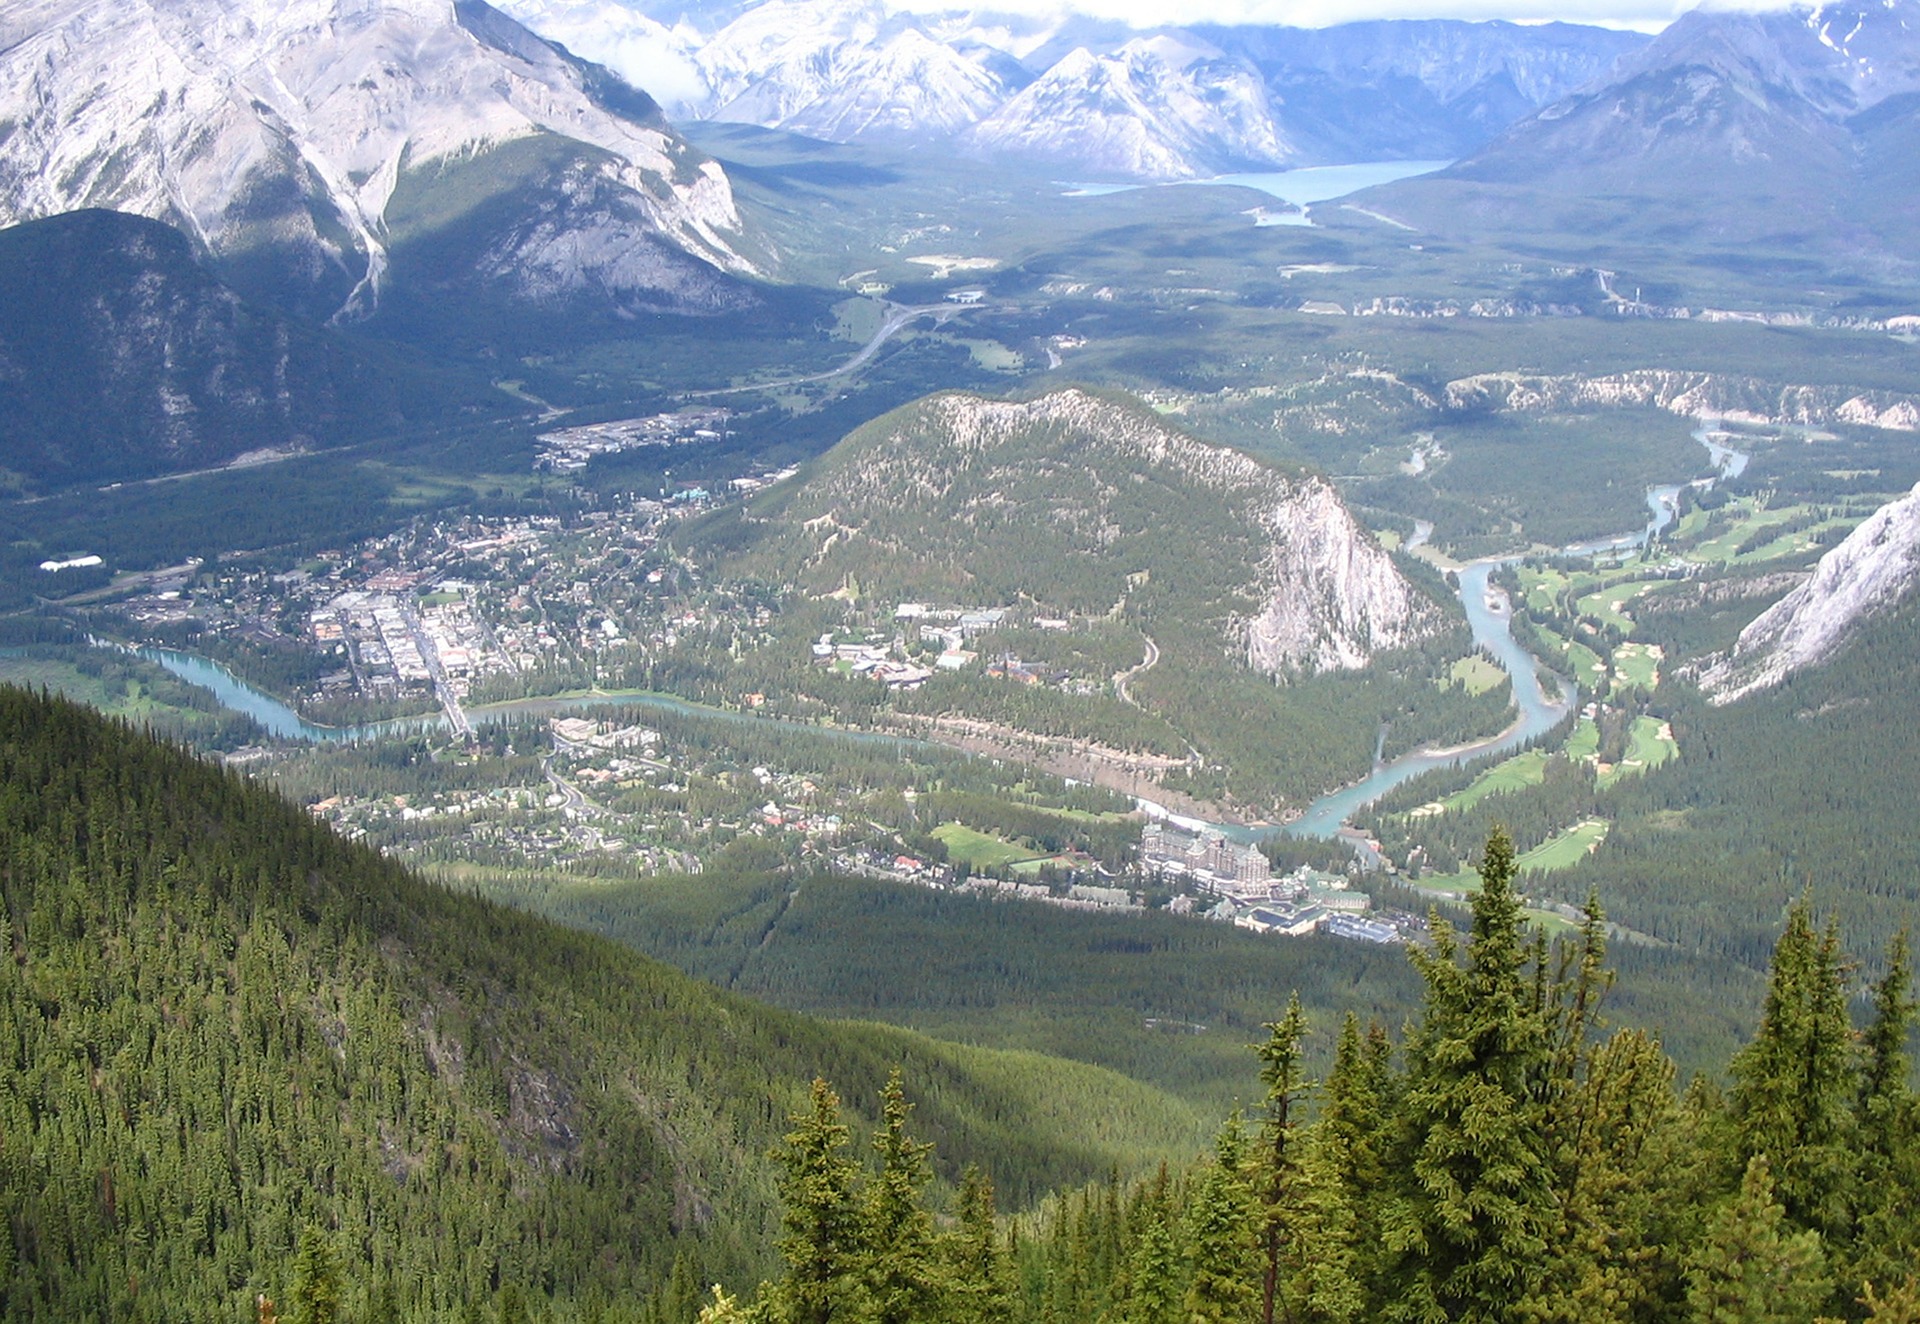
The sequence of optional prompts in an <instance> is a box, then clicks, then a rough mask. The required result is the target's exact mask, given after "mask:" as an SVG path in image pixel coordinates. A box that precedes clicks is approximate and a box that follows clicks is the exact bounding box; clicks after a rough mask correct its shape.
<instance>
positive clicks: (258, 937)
mask: <svg viewBox="0 0 1920 1324" xmlns="http://www.w3.org/2000/svg"><path fill="white" fill-rule="evenodd" d="M0 895H3V896H4V902H5V907H6V916H7V921H8V925H9V939H10V946H11V955H12V959H11V960H9V961H5V962H0V1055H4V1057H3V1060H4V1064H5V1065H4V1070H0V1135H3V1136H4V1137H5V1142H4V1143H3V1144H0V1213H3V1214H4V1218H5V1222H4V1223H0V1229H5V1233H6V1234H5V1235H0V1315H4V1316H5V1317H6V1318H8V1319H63V1320H64V1319H76V1318H95V1319H108V1318H111V1319H126V1320H138V1319H161V1318H166V1319H182V1318H192V1319H237V1318H241V1317H242V1315H243V1313H245V1314H247V1315H248V1317H251V1311H252V1309H253V1303H254V1300H255V1295H256V1293H260V1292H265V1293H267V1294H268V1295H269V1296H272V1295H275V1294H277V1293H279V1292H281V1291H283V1290H284V1289H285V1287H286V1286H287V1283H288V1281H289V1276H290V1274H291V1265H292V1262H293V1259H294V1254H295V1248H296V1245H297V1243H298V1242H299V1240H300V1238H301V1235H302V1233H303V1230H306V1229H309V1228H318V1229H320V1230H321V1231H322V1233H323V1235H324V1237H325V1239H326V1240H327V1242H328V1243H329V1244H330V1245H331V1246H332V1247H333V1248H334V1251H335V1253H336V1255H337V1256H338V1258H339V1261H340V1265H341V1276H342V1278H343V1280H344V1282H345V1284H346V1286H345V1302H346V1304H347V1306H348V1309H349V1316H348V1317H351V1318H360V1317H362V1316H363V1313H364V1316H365V1317H367V1318H372V1317H375V1316H376V1315H381V1316H382V1317H386V1318H414V1317H417V1318H450V1317H453V1316H454V1315H455V1313H456V1312H457V1311H460V1310H463V1309H472V1308H474V1307H475V1306H477V1305H478V1304H479V1303H483V1302H491V1303H494V1305H498V1302H496V1301H495V1298H498V1297H501V1296H502V1294H503V1293H504V1294H506V1295H507V1296H508V1297H513V1296H519V1297H522V1298H523V1299H524V1298H529V1297H530V1298H534V1299H536V1300H538V1299H542V1298H548V1297H550V1298H551V1299H552V1300H553V1301H554V1302H555V1303H557V1305H558V1307H559V1310H558V1313H559V1315H560V1317H562V1318H566V1317H571V1316H572V1313H573V1309H574V1307H575V1306H579V1305H581V1304H583V1303H587V1302H590V1301H600V1302H612V1303H614V1304H615V1305H617V1306H619V1307H620V1308H621V1310H622V1311H624V1312H625V1313H626V1317H631V1318H660V1317H662V1316H659V1315H657V1314H656V1313H654V1312H655V1308H656V1305H659V1304H660V1302H659V1301H657V1300H656V1296H657V1294H658V1293H660V1292H661V1291H662V1290H663V1289H664V1288H666V1287H667V1286H669V1285H673V1286H675V1290H677V1291H679V1292H680V1296H679V1297H678V1298H676V1299H677V1300H678V1302H679V1305H680V1306H682V1307H686V1306H688V1304H689V1302H690V1294H691V1293H692V1291H693V1290H694V1285H695V1284H696V1283H697V1281H698V1280H699V1279H701V1278H706V1279H709V1280H710V1279H712V1278H715V1277H720V1278H736V1277H738V1276H740V1275H742V1274H746V1273H751V1272H753V1271H755V1270H756V1269H758V1268H760V1267H762V1266H763V1265H764V1264H765V1262H766V1256H767V1250H768V1247H769V1244H770V1237H771V1231H772V1226H773V1223H774V1220H775V1219H776V1218H777V1210H776V1207H775V1200H774V1193H775V1177H774V1171H773V1168H772V1165H771V1164H770V1163H769V1161H768V1159H767V1151H768V1147H769V1145H770V1144H771V1143H772V1142H773V1141H774V1140H776V1139H777V1138H778V1137H779V1135H780V1134H781V1133H782V1132H783V1131H784V1130H785V1127H786V1119H787V1116H788V1114H789V1113H790V1112H792V1111H793V1110H794V1109H795V1108H796V1107H797V1106H798V1105H799V1104H800V1103H802V1102H803V1101H804V1099H805V1097H806V1089H807V1084H806V1082H807V1080H808V1079H809V1078H810V1077H811V1076H813V1075H815V1074H816V1073H825V1074H828V1075H831V1076H832V1077H833V1078H834V1079H836V1080H838V1081H839V1082H841V1084H842V1086H843V1088H845V1089H846V1090H847V1093H848V1096H849V1098H850V1099H851V1100H853V1101H855V1102H857V1103H859V1104H860V1105H861V1106H863V1107H868V1108H871V1106H872V1104H873V1103H874V1101H875V1100H876V1098H877V1096H878V1095H879V1092H880V1087H881V1083H882V1082H883V1080H884V1078H885V1076H886V1074H887V1072H888V1070H889V1068H890V1067H891V1066H892V1065H893V1064H896V1063H898V1064H903V1065H904V1068H905V1072H906V1076H907V1078H908V1080H909V1082H910V1084H909V1090H910V1091H911V1092H912V1093H913V1094H914V1095H916V1096H917V1097H918V1098H919V1099H920V1100H921V1104H920V1111H919V1114H918V1123H917V1125H918V1126H919V1128H920V1129H921V1130H922V1131H924V1132H925V1133H926V1134H927V1135H928V1136H929V1137H930V1138H933V1139H936V1140H937V1141H938V1142H939V1143H940V1147H941V1151H942V1153H943V1154H944V1155H947V1156H949V1157H951V1158H952V1159H953V1160H954V1162H955V1163H959V1162H963V1161H972V1162H977V1163H979V1164H980V1165H981V1166H982V1167H983V1168H985V1169H986V1170H987V1171H988V1172H989V1173H990V1174H991V1175H992V1176H993V1178H994V1180H995V1182H996V1184H998V1185H999V1187H1000V1188H1001V1190H1002V1191H1003V1192H1004V1193H1006V1195H1008V1196H1009V1197H1011V1198H1012V1199H1013V1200H1016V1201H1018V1200H1029V1199H1032V1198H1033V1197H1034V1196H1035V1195H1036V1194H1037V1193H1039V1192H1041V1191H1044V1190H1046V1189H1049V1188H1052V1187H1055V1186H1058V1185H1060V1184H1062V1183H1068V1182H1075V1181H1082V1180H1086V1179H1088V1178H1090V1177H1092V1176H1095V1175H1097V1174H1099V1173H1102V1172H1105V1171H1107V1170H1108V1168H1109V1167H1110V1166H1111V1165H1112V1164H1114V1163H1120V1164H1123V1165H1133V1164H1137V1163H1140V1162H1144V1161H1146V1160H1148V1159H1150V1158H1152V1157H1153V1156H1155V1155H1157V1154H1160V1155H1164V1154H1179V1153H1183V1152H1190V1151H1191V1148H1192V1147H1193V1146H1194V1144H1195V1143H1196V1137H1197V1135H1198V1134H1199V1128H1197V1126H1196V1122H1195V1119H1194V1118H1193V1116H1192V1115H1191V1114H1190V1113H1189V1112H1188V1111H1186V1110H1185V1109H1184V1108H1183V1107H1182V1106H1180V1105H1177V1104H1174V1103H1172V1102H1170V1101H1169V1100H1168V1099H1167V1098H1166V1097H1165V1096H1162V1095H1159V1094H1156V1093H1154V1092H1153V1091H1151V1090H1149V1089H1146V1088H1144V1087H1141V1086H1138V1085H1136V1084H1134V1083H1132V1082H1129V1081H1126V1080H1124V1079H1122V1078H1120V1077H1118V1076H1114V1075H1112V1074H1110V1073H1106V1072H1101V1071H1097V1070H1094V1069H1091V1068H1085V1067H1081V1066H1077V1065H1074V1064H1066V1063H1056V1062H1053V1061H1051V1060H1049V1059H1044V1058H1039V1057H1035V1056H1032V1055H1013V1054H992V1053H986V1052H982V1051H979V1050H972V1049H961V1048H957V1047H954V1046H952V1045H946V1044H941V1043H938V1042H936V1041H933V1040H929V1039H926V1038H923V1037H920V1036H916V1035H912V1034H908V1033H905V1032H901V1031H895V1030H889V1029H883V1028H880V1027H871V1026H829V1025H826V1024H823V1023H821V1022H816V1021H811V1020H808V1019H805V1018H803V1017H799V1016H794V1015H788V1014H784V1013H780V1012H775V1011H771V1010H768V1009H765V1008H763V1007H760V1006H758V1005H756V1004H754V1003H751V1002H749V1001H747V1000H745V999H742V998H738V997H733V996H730V995H726V994H722V993H720V992H718V991H716V990H714V989H712V988H710V987H708V986H706V985H702V984H700V983H697V982H696V981H693V980H691V979H688V978H686V977H684V976H682V975H679V974H677V973H674V972H671V971H669V970H667V969H665V968H664V967H661V966H659V965H657V964H654V963H653V962H650V961H647V960H645V959H643V958H640V957H637V956H635V955H633V954H631V953H629V952H627V951H625V950H624V949H621V948H619V947H616V946H615V945H613V944H611V943H608V942H605V941H602V940H599V939H595V938H590V937H586V936H582V935H579V934H576V933H573V932H570V931H568V930H565V929H562V928H559V927H557V926H554V925H552V924H548V923H546V922H543V921H539V920H535V919H532V918H529V917H526V916H523V915H520V914H517V913H515V912H513V911H510V910H506V909H502V908H500V907H496V906H492V905H488V904H486V903H484V902H481V901H478V900H475V899H472V898H469V897H463V896H459V895H455V894H453V893H450V892H448V891H445V890H443V889H441V888H438V887H434V886H432V885H429V884H426V883H424V882H422V881H420V880H418V879H416V878H414V877H413V876H412V875H410V874H408V873H407V872H406V871H405V870H403V869H401V868H400V867H398V866H397V865H394V864H393V863H391V862H389V861H386V860H383V859H382V858H380V857H379V856H377V855H375V854H374V853H373V852H371V851H369V850H366V849H364V848H361V847H357V846H350V845H347V844H345V843H343V842H341V841H340V840H339V839H337V838H335V837H334V836H333V835H331V833H329V832H328V831H326V830H324V829H322V828H320V827H317V826H316V825H314V824H313V823H312V822H310V821H309V820H308V819H307V818H306V816H305V815H303V814H301V813H300V812H299V811H298V810H296V809H294V808H293V807H291V806H289V805H287V804H286V803H285V802H283V801H281V800H279V799H278V798H276V797H275V796H273V795H272V794H271V793H269V792H268V791H266V790H264V789H261V788H259V787H255V786H252V785H249V784H248V783H246V782H244V781H242V780H241V779H240V778H238V777H237V776H235V775H233V774H230V773H226V772H222V771H220V770H218V769H216V768H213V767H211V766H208V765H205V764H202V763H199V762H196V761H195V760H193V759H192V758H190V757H188V756H187V755H185V754H184V753H182V752H181V751H179V750H177V749H174V748H171V747H169V746H166V745H163V744H161V743H159V742H157V741H154V740H151V739H149V738H147V737H145V736H142V735H139V734H135V733H133V732H131V731H129V730H127V729H126V728H124V727H120V726H116V725H114V724H112V723H109V722H107V721H105V720H103V719H101V718H100V717H98V716H96V715H94V714H92V713H90V712H88V711H86V710H84V709H82V708H79V707H77V706H74V705H71V704H68V703H66V702H64V701H59V700H51V699H47V698H44V697H38V696H34V695H30V694H28V693H25V692H23V691H20V690H17V689H0ZM949 1175H951V1170H949ZM500 1308H502V1309H504V1308H505V1307H504V1306H502V1307H500ZM663 1308H665V1307H663ZM491 1309H493V1306H492V1305H490V1306H489V1310H491ZM689 1313H690V1309H672V1308H668V1309H667V1316H666V1317H674V1318H678V1317H682V1316H684V1315H686V1314H689Z"/></svg>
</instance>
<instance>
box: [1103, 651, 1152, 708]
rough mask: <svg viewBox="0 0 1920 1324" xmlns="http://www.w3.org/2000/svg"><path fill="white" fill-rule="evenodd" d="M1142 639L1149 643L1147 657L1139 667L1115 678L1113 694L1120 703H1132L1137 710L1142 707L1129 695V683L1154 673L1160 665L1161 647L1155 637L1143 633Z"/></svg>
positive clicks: (1123, 672)
mask: <svg viewBox="0 0 1920 1324" xmlns="http://www.w3.org/2000/svg"><path fill="white" fill-rule="evenodd" d="M1140 637H1141V638H1142V639H1144V640H1146V641H1147V655H1146V657H1144V658H1143V659H1141V662H1140V665H1139V666H1137V667H1134V668H1132V669H1131V670H1128V671H1122V672H1120V673H1118V674H1117V675H1115V676H1114V678H1113V692H1114V694H1115V695H1116V696H1118V698H1119V700H1120V702H1122V703H1132V704H1133V706H1134V707H1136V708H1138V707H1139V706H1140V705H1139V704H1137V703H1134V701H1133V696H1132V695H1131V694H1128V693H1127V682H1128V681H1130V680H1132V679H1133V678H1134V677H1135V676H1138V675H1139V674H1141V673H1142V672H1145V671H1152V670H1153V669H1154V667H1156V666H1158V665H1159V663H1160V645H1159V644H1156V643H1154V642H1153V636H1152V635H1150V634H1145V633H1142V634H1141V636H1140Z"/></svg>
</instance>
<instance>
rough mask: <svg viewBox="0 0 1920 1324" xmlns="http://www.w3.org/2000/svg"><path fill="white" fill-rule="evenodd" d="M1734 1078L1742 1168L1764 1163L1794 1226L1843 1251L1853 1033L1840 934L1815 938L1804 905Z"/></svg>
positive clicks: (1850, 1174) (1850, 1191)
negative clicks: (1751, 1162) (1755, 1161)
mask: <svg viewBox="0 0 1920 1324" xmlns="http://www.w3.org/2000/svg"><path fill="white" fill-rule="evenodd" d="M1732 1074H1733V1091H1732V1094H1731V1096H1730V1099H1729V1103H1730V1105H1731V1112H1732V1119H1733V1123H1734V1135H1735V1143H1736V1145H1737V1150H1736V1157H1737V1159H1738V1161H1739V1162H1740V1163H1742V1164H1745V1163H1746V1162H1747V1161H1748V1160H1750V1159H1752V1158H1754V1157H1755V1156H1756V1155H1765V1156H1766V1159H1767V1164H1768V1168H1769V1170H1770V1173H1771V1176H1772V1182H1773V1189H1774V1191H1775V1192H1776V1194H1777V1196H1778V1198H1779V1201H1780V1204H1781V1205H1782V1206H1783V1207H1784V1208H1785V1209H1786V1211H1787V1216H1788V1217H1789V1218H1791V1219H1792V1220H1793V1221H1794V1222H1795V1223H1797V1224H1798V1225H1799V1226H1801V1227H1806V1228H1812V1229H1814V1230H1815V1231H1817V1232H1819V1233H1820V1234H1821V1235H1822V1236H1824V1237H1826V1238H1827V1239H1828V1240H1829V1241H1830V1242H1832V1243H1834V1244H1844V1242H1845V1241H1846V1240H1847V1239H1848V1236H1849V1223H1850V1217H1849V1215H1850V1212H1851V1206H1852V1204H1853V1203H1854V1200H1855V1189H1854V1182H1853V1179H1854V1168H1855V1162H1854V1142H1855V1135H1854V1113H1853V1110H1854V1105H1855V1101H1856V1099H1857V1097H1858V1091H1859V1078H1858V1075H1857V1073H1856V1068H1855V1059H1854V1051H1853V1023H1852V1020H1851V1018H1850V1017H1849V1016H1848V1014H1847V994H1846V984H1845V979H1844V976H1843V973H1842V970H1841V964H1840V938H1839V932H1838V930H1837V929H1836V928H1835V927H1834V926H1833V925H1831V924H1829V925H1828V926H1827V928H1826V931H1825V932H1824V933H1817V932H1815V930H1814V924H1813V912H1812V909H1811V907H1810V906H1809V905H1808V903H1807V902H1806V901H1805V900H1804V899H1803V900H1801V901H1799V902H1797V903H1795V905H1794V906H1793V908H1792V909H1791V910H1790V911H1789V912H1788V915H1787V925H1786V929H1785V930H1784V931H1783V932H1782V933H1781V935H1780V940H1779V942H1778V943H1776V944H1775V946H1774V949H1773V967H1772V970H1771V972H1770V974H1769V976H1768V983H1767V1000H1766V1006H1765V1009H1764V1010H1763V1012H1762V1013H1761V1018H1760V1028H1759V1031H1758V1032H1757V1033H1756V1034H1755V1036H1754V1039H1753V1042H1752V1043H1750V1044H1748V1045H1747V1046H1746V1047H1745V1048H1743V1049H1741V1050H1740V1052H1739V1053H1738V1054H1736V1055H1735V1057H1734V1060H1733V1067H1732Z"/></svg>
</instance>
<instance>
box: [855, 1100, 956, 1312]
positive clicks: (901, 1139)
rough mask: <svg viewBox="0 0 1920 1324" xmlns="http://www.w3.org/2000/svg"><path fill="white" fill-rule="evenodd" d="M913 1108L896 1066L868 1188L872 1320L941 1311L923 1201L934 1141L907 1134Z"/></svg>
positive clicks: (866, 1283)
mask: <svg viewBox="0 0 1920 1324" xmlns="http://www.w3.org/2000/svg"><path fill="white" fill-rule="evenodd" d="M912 1111H913V1105H912V1104H910V1103H908V1102H907V1098H906V1093H905V1091H904V1089H903V1087H902V1085H901V1080H900V1069H899V1068H898V1067H895V1068H894V1069H893V1072H892V1073H891V1074H890V1075H889V1076H888V1077H887V1086H886V1090H885V1091H884V1092H883V1093H882V1095H881V1102H880V1116H881V1125H880V1130H879V1131H878V1132H877V1133H876V1134H875V1135H874V1137H873V1149H874V1153H875V1154H877V1155H878V1156H879V1158H880V1171H879V1173H878V1175H876V1176H875V1177H874V1179H873V1181H872V1182H871V1183H870V1184H869V1185H868V1187H867V1199H866V1210H865V1215H864V1223H865V1234H864V1236H863V1237H862V1243H863V1244H862V1246H861V1275H860V1276H861V1280H862V1285H863V1287H864V1289H865V1302H864V1309H863V1311H862V1315H863V1317H864V1318H866V1319H869V1320H871V1321H873V1324H914V1322H915V1321H920V1320H927V1319H931V1318H933V1317H934V1315H935V1314H936V1313H938V1305H939V1298H940V1283H939V1280H938V1276H937V1274H936V1271H935V1265H934V1237H933V1216H932V1215H931V1214H929V1213H928V1212H927V1210H926V1208H925V1207H924V1206H923V1205H922V1203H921V1195H922V1192H923V1190H924V1189H925V1187H926V1185H927V1183H928V1182H929V1181H931V1180H932V1178H933V1173H932V1170H931V1169H929V1168H928V1166H927V1153H928V1151H930V1150H931V1149H932V1148H933V1146H932V1145H928V1144H922V1143H920V1142H918V1141H915V1140H914V1139H913V1138H912V1137H911V1136H909V1135H908V1134H907V1117H908V1116H909V1114H911V1113H912Z"/></svg>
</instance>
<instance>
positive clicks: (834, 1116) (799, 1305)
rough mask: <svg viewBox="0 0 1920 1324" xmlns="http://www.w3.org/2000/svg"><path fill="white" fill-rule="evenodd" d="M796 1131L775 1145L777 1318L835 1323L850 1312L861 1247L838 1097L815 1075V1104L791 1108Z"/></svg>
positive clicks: (852, 1168) (853, 1174)
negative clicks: (779, 1261) (779, 1268)
mask: <svg viewBox="0 0 1920 1324" xmlns="http://www.w3.org/2000/svg"><path fill="white" fill-rule="evenodd" d="M793 1124H794V1125H793V1130H791V1131H789V1132H788V1133H787V1135H786V1141H785V1144H784V1145H783V1146H782V1147H781V1148H780V1149H778V1150H776V1151H775V1152H774V1157H775V1158H776V1159H777V1160H778V1161H779V1163H780V1166H781V1169H782V1171H781V1175H780V1195H781V1198H782V1199H783V1200H785V1202H786V1213H785V1216H784V1218H783V1220H782V1222H783V1227H784V1231H783V1232H782V1234H781V1236H780V1239H779V1242H778V1245H779V1249H780V1253H781V1255H782V1257H783V1258H784V1259H785V1260H786V1265H787V1272H786V1276H785V1277H784V1278H782V1279H781V1280H780V1281H779V1283H777V1284H776V1285H775V1288H774V1293H773V1301H774V1312H775V1317H776V1318H777V1319H779V1320H780V1321H782V1324H834V1321H838V1320H843V1319H847V1318H849V1317H851V1316H852V1315H853V1313H854V1312H853V1296H854V1293H855V1290H856V1287H857V1271H858V1268H859V1260H860V1255H861V1251H862V1249H863V1233H864V1231H865V1225H864V1220H863V1219H862V1217H861V1208H860V1203H859V1200H858V1197H857V1191H856V1181H857V1179H858V1176H859V1168H858V1165H856V1164H855V1163H854V1162H853V1160H852V1159H850V1158H848V1157H847V1153H846V1150H847V1128H846V1125H845V1124H844V1123H843V1122H841V1120H840V1096H839V1095H837V1094H835V1093H834V1092H833V1088H832V1086H830V1085H828V1084H827V1082H826V1081H824V1080H821V1079H818V1078H815V1080H814V1082H813V1093H812V1106H811V1108H809V1109H807V1110H806V1111H804V1112H799V1113H795V1114H794V1115H793Z"/></svg>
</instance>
